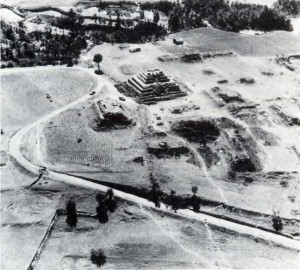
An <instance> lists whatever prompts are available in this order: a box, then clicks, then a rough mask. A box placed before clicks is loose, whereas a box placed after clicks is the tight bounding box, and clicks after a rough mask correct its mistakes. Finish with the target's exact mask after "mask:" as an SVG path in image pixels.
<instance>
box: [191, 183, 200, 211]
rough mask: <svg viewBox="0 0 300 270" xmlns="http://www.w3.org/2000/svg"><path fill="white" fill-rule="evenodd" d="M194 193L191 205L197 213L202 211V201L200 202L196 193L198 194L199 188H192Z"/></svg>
mask: <svg viewBox="0 0 300 270" xmlns="http://www.w3.org/2000/svg"><path fill="white" fill-rule="evenodd" d="M192 192H193V196H192V199H191V205H192V207H193V210H194V211H195V212H199V210H200V201H199V198H198V197H197V196H196V193H197V192H198V187H197V186H193V187H192Z"/></svg>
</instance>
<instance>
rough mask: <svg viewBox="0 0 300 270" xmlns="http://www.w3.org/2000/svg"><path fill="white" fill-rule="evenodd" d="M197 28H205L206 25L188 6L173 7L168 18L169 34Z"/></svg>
mask: <svg viewBox="0 0 300 270" xmlns="http://www.w3.org/2000/svg"><path fill="white" fill-rule="evenodd" d="M198 27H206V23H205V22H204V21H203V19H202V17H201V16H200V15H199V14H197V13H196V12H195V11H193V10H192V9H191V7H190V6H188V5H185V6H182V5H176V6H174V8H173V10H172V11H171V12H170V16H169V30H170V31H171V32H179V31H181V30H190V29H193V28H198Z"/></svg>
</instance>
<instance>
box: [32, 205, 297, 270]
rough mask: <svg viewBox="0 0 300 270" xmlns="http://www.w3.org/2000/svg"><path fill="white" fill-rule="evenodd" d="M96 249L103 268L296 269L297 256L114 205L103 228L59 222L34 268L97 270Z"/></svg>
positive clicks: (84, 221)
mask: <svg viewBox="0 0 300 270" xmlns="http://www.w3.org/2000/svg"><path fill="white" fill-rule="evenodd" d="M79 243H80V244H79ZM62 247H63V248H62ZM99 248H102V249H103V250H104V252H105V254H106V256H107V262H106V264H105V265H104V266H103V267H102V268H103V269H112V268H113V269H124V268H125V269H141V268H143V269H153V268H163V269H178V267H180V269H199V268H211V267H213V268H215V267H221V268H222V267H230V268H243V267H244V266H245V265H247V267H248V268H260V267H262V266H263V267H265V266H266V265H267V267H268V268H270V269H273V268H296V267H297V262H296V261H297V256H298V253H297V252H296V251H294V250H288V249H285V248H283V247H280V246H277V245H273V244H272V243H266V242H265V241H263V240H261V239H254V238H252V237H249V236H246V235H240V234H238V233H235V232H232V231H227V230H223V229H222V228H217V227H214V226H211V225H210V224H204V223H201V222H194V221H190V220H185V219H182V218H178V217H175V216H172V215H162V214H159V213H156V212H155V211H151V210H149V209H141V208H139V207H137V206H135V205H130V204H128V203H118V209H117V211H116V212H114V213H112V214H110V216H109V221H108V223H106V224H99V223H98V221H97V220H95V219H92V218H79V222H78V225H77V227H76V229H73V230H70V229H69V228H68V227H67V225H66V223H65V218H64V217H63V216H62V217H59V218H58V220H57V221H56V222H55V225H54V230H53V231H52V234H51V237H50V238H49V239H48V241H47V243H46V245H45V249H44V250H43V252H42V254H41V257H40V259H39V260H38V262H37V265H36V268H35V269H45V270H47V269H53V268H55V269H56V268H59V267H61V266H63V267H64V269H76V268H81V267H88V269H97V267H96V266H95V265H93V264H92V263H91V261H90V259H89V256H90V251H91V249H99ZM246 253H247V255H246V256H245V255H244V254H246Z"/></svg>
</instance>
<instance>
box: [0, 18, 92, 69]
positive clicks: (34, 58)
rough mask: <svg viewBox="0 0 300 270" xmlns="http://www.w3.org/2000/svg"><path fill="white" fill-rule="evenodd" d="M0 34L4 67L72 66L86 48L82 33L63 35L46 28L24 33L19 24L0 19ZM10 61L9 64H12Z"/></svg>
mask: <svg viewBox="0 0 300 270" xmlns="http://www.w3.org/2000/svg"><path fill="white" fill-rule="evenodd" d="M1 28H2V33H3V39H2V42H5V43H6V46H1V59H2V61H3V62H6V63H8V64H7V65H5V64H3V65H2V68H4V67H11V66H14V65H16V66H21V67H26V66H37V65H38V66H41V65H56V64H68V65H69V66H72V65H73V64H74V63H76V61H77V59H78V58H79V55H80V52H81V50H82V49H85V48H86V47H87V41H86V39H85V36H84V34H83V35H81V34H80V33H78V32H70V31H68V33H66V34H58V33H54V32H53V30H52V28H51V27H49V28H47V29H45V31H40V30H35V31H32V32H28V33H27V30H26V29H25V27H24V26H23V24H21V23H20V25H19V27H13V26H11V25H8V24H6V23H5V22H4V21H1ZM12 63H13V64H12Z"/></svg>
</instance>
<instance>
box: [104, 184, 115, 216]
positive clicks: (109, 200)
mask: <svg viewBox="0 0 300 270" xmlns="http://www.w3.org/2000/svg"><path fill="white" fill-rule="evenodd" d="M105 205H106V207H107V208H108V210H109V211H110V212H111V213H113V212H115V210H116V208H117V203H116V201H115V199H114V192H113V190H112V189H111V188H110V189H109V190H107V192H106V199H105Z"/></svg>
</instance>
